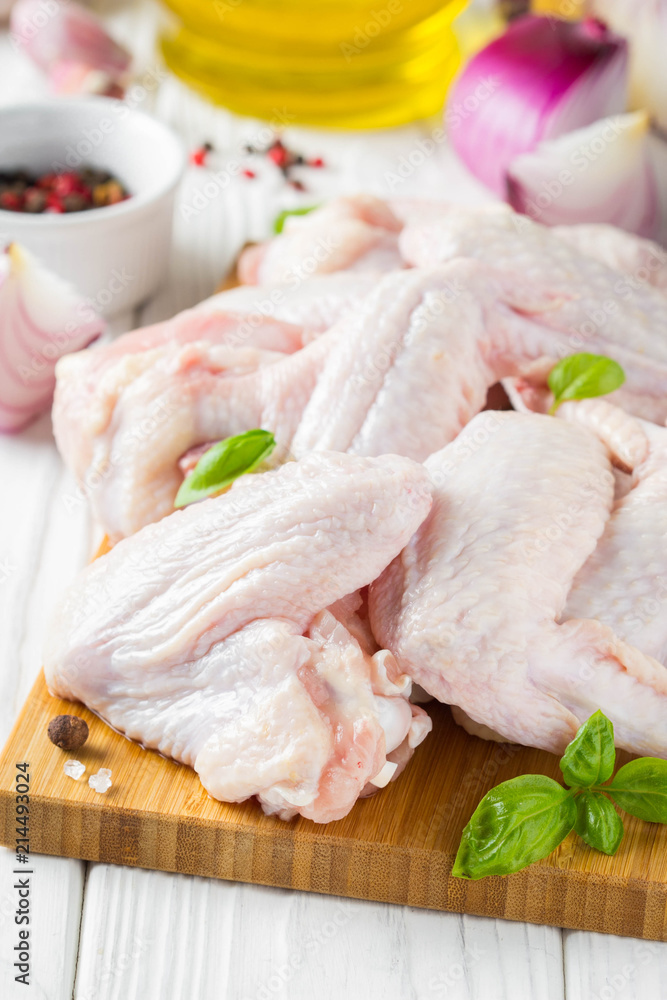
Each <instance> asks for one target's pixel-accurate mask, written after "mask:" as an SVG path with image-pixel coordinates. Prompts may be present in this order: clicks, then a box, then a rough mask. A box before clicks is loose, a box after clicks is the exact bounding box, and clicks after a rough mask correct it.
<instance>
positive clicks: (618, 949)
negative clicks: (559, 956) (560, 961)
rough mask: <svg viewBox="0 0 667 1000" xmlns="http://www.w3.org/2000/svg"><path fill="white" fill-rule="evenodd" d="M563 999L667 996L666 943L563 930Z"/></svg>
mask: <svg viewBox="0 0 667 1000" xmlns="http://www.w3.org/2000/svg"><path fill="white" fill-rule="evenodd" d="M563 955H564V964H565V994H566V996H567V1000H667V944H666V943H663V942H658V941H639V940H637V939H636V938H626V937H616V936H614V935H613V934H591V933H589V932H587V931H565V932H564V934H563Z"/></svg>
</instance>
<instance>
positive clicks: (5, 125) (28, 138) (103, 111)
mask: <svg viewBox="0 0 667 1000" xmlns="http://www.w3.org/2000/svg"><path fill="white" fill-rule="evenodd" d="M184 164H185V156H184V152H183V147H182V145H181V143H180V142H179V140H178V139H177V138H176V136H175V135H174V134H173V133H172V132H170V131H169V129H167V128H166V127H165V126H164V125H162V124H161V123H160V122H158V121H156V120H155V119H154V118H151V117H149V116H148V115H146V114H144V113H143V112H141V111H136V110H133V109H130V108H128V107H127V106H126V105H125V104H123V103H122V102H121V101H115V100H111V99H109V98H106V97H86V98H68V99H60V100H56V101H42V102H40V103H39V104H24V105H17V106H14V107H9V108H2V109H0V170H12V169H18V168H21V167H24V168H26V169H27V170H29V171H30V172H35V173H40V174H41V173H44V172H47V171H51V170H57V171H58V170H71V169H77V168H81V167H84V166H91V167H99V168H101V169H104V170H108V171H110V172H111V173H112V174H114V176H116V177H118V179H119V180H120V181H121V182H122V183H123V184H124V185H125V187H126V188H127V190H128V191H129V192H130V194H131V197H130V198H128V199H127V201H123V202H120V203H119V204H117V205H108V206H106V207H104V208H93V209H90V210H89V211H86V212H71V213H66V214H62V215H57V214H54V215H51V214H39V215H29V214H26V213H23V212H8V211H4V210H1V209H0V243H1V244H3V245H6V244H7V243H9V242H16V243H20V244H22V245H23V246H25V247H27V248H28V250H31V251H32V252H33V253H34V254H35V255H36V256H37V257H39V259H40V260H41V261H42V262H43V263H44V264H45V265H46V266H47V267H49V268H50V269H51V270H53V271H54V272H55V273H56V274H58V275H60V276H61V277H63V278H65V279H67V280H68V281H70V282H71V283H72V284H73V285H74V287H75V288H76V289H77V290H78V291H79V292H80V293H81V294H82V295H84V296H85V297H86V298H88V299H90V300H91V304H92V305H93V307H94V308H95V309H96V310H97V311H98V312H100V313H103V314H104V315H107V316H109V315H112V314H114V313H118V312H120V311H121V310H123V309H129V308H130V307H132V306H135V305H137V304H138V303H140V302H143V301H144V300H145V299H147V298H148V297H149V296H150V295H152V294H153V292H155V290H156V289H157V287H158V286H159V284H160V282H161V281H162V279H163V278H164V276H165V273H166V269H167V263H168V259H169V250H170V245H171V231H172V221H173V214H174V197H175V194H176V188H177V186H178V182H179V180H180V178H181V175H182V173H183V168H184Z"/></svg>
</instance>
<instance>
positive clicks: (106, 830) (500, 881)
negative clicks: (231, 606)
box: [0, 673, 667, 941]
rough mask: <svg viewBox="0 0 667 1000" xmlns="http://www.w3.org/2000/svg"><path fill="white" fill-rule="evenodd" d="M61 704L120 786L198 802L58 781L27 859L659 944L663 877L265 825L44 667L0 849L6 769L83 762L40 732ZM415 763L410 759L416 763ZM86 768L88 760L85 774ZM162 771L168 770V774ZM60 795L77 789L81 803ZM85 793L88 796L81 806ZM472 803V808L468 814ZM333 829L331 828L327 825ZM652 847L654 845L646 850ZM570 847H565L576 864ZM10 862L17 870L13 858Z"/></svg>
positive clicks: (20, 738)
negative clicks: (511, 868) (143, 774)
mask: <svg viewBox="0 0 667 1000" xmlns="http://www.w3.org/2000/svg"><path fill="white" fill-rule="evenodd" d="M67 710H70V711H73V712H74V713H76V714H78V715H82V716H84V717H86V718H87V719H89V720H90V721H89V725H91V734H92V733H93V732H94V733H95V738H96V740H97V741H98V743H101V745H102V747H109V746H116V747H117V750H118V752H119V753H120V754H121V755H125V756H126V757H127V756H128V755H129V756H132V758H133V762H132V764H131V766H130V767H129V768H128V770H127V772H126V774H125V779H124V777H123V771H122V770H121V771H117V768H118V765H117V764H113V768H114V784H116V782H117V781H118V779H120V780H119V784H120V786H121V787H122V786H123V784H124V783H125V784H126V785H127V777H128V776H131V775H133V774H134V773H140V772H137V767H138V766H140V765H138V764H137V760H138V761H140V762H144V763H145V764H146V765H147V766H148V767H149V769H150V770H151V771H153V772H155V773H158V774H159V773H167V772H168V773H167V779H166V781H167V784H169V783H170V782H171V781H173V780H175V778H174V776H175V777H176V778H178V777H180V776H181V775H183V774H184V775H185V780H186V781H187V782H188V783H189V782H192V783H193V787H195V788H196V789H197V790H198V793H199V798H198V799H197V801H193V802H192V803H191V805H190V808H188V809H187V811H186V812H181V813H180V814H174V813H171V814H165V813H164V812H161V811H160V810H159V809H151V808H150V807H146V806H145V805H141V804H140V806H139V807H138V808H128V807H127V806H126V805H125V806H117V805H114V804H113V801H109V800H108V799H106V798H104V797H103V796H101V795H96V793H94V792H93V791H92V790H88V789H87V786H85V779H82V782H83V784H82V783H81V782H73V781H72V779H67V778H64V779H62V780H64V781H65V782H66V784H65V785H64V786H63V787H64V789H65V791H64V794H59V793H58V792H54V794H53V795H49V794H43V793H41V791H38V792H36V793H31V801H30V818H29V840H30V853H31V854H34V853H40V854H53V855H60V856H64V857H72V858H81V859H84V860H88V861H100V862H105V863H110V864H121V865H129V866H134V867H142V868H150V869H157V870H161V871H168V872H175V873H181V874H189V875H199V876H204V877H213V878H222V879H229V880H233V881H241V882H254V883H258V884H261V885H270V886H276V887H281V888H292V889H299V890H304V891H309V892H320V893H327V894H332V895H338V896H346V897H352V898H356V899H369V900H376V901H379V902H390V903H397V904H407V905H410V906H417V907H423V908H427V909H436V910H443V911H449V912H456V913H470V914H474V915H476V916H488V917H502V918H505V919H510V920H520V921H528V922H530V923H538V924H551V925H554V926H558V927H568V928H573V929H579V930H590V931H600V932H606V933H612V934H620V935H625V936H630V937H641V938H645V939H647V940H657V941H660V940H667V883H665V882H663V881H656V880H650V879H642V878H632V877H630V878H628V877H622V876H619V875H611V874H598V873H595V872H591V871H588V872H586V871H578V870H576V869H573V868H572V867H571V861H572V856H573V849H572V846H571V845H570V847H569V848H566V850H565V851H564V853H560V852H556V854H555V855H552V856H551V858H549V859H547V861H545V862H542V863H540V864H537V865H532V866H531V867H530V868H528V869H526V870H525V871H523V872H519V873H518V874H516V875H512V876H509V877H506V878H497V877H494V878H487V879H482V880H480V881H478V882H469V881H465V880H461V879H457V878H453V877H452V876H451V869H452V865H453V862H454V853H453V852H452V851H447V850H437V849H427V848H424V847H419V846H405V845H401V844H397V843H386V842H378V841H377V840H373V839H368V837H364V836H358V835H354V834H352V835H338V834H337V833H335V834H333V835H332V834H331V833H328V832H327V830H328V829H330V828H318V827H316V826H315V825H314V824H310V823H304V821H299V823H300V824H301V826H302V827H303V826H304V825H305V826H306V829H303V828H301V829H299V828H298V824H297V827H295V825H294V824H292V823H289V824H287V823H285V824H283V823H281V822H280V821H278V820H268V819H267V818H266V817H263V816H262V815H261V812H260V810H259V808H258V807H257V806H256V805H255V804H252V803H251V804H243V805H240V806H228V805H225V806H223V804H221V803H217V802H215V800H212V799H210V797H208V796H206V794H205V793H204V792H203V790H201V789H200V788H199V785H198V778H197V777H196V775H195V774H194V772H192V771H190V769H189V768H183V767H182V766H180V765H176V764H174V763H173V762H170V761H167V760H165V759H164V758H162V757H160V755H159V754H156V753H154V752H153V751H148V750H143V749H142V748H140V747H137V746H136V745H135V744H133V743H131V742H130V741H128V740H126V739H125V738H124V737H122V736H121V735H120V734H118V733H115V732H113V730H110V729H109V728H108V727H107V726H106V725H105V724H104V723H103V722H102V721H101V720H99V719H97V718H96V717H95V716H92V715H91V713H88V712H87V710H86V709H84V708H83V706H81V705H74V704H71V705H70V704H69V703H67V702H62V701H60V700H59V699H55V698H52V697H51V695H49V693H48V691H47V689H46V683H45V680H44V676H43V673H40V676H39V677H38V679H37V681H36V682H35V685H34V687H33V689H32V691H31V692H30V695H29V696H28V699H27V700H26V703H25V705H24V707H23V710H22V712H21V714H20V715H19V718H18V720H17V722H16V724H15V726H14V729H13V731H12V733H11V735H10V737H9V740H8V742H7V745H6V747H5V749H4V751H3V753H2V756H1V757H0V843H2V844H3V845H5V846H7V847H10V848H15V838H16V833H15V829H16V824H15V805H16V802H15V792H14V785H13V781H14V774H15V768H14V765H15V764H16V763H17V762H19V761H22V760H24V759H28V760H29V762H30V764H31V772H33V776H32V779H31V780H32V782H33V787H34V785H35V784H36V783H37V784H39V781H38V778H39V776H40V775H44V776H45V778H46V779H47V786H48V781H49V780H50V779H48V774H47V772H49V773H50V774H52V775H53V774H56V773H57V774H58V777H59V778H62V776H61V775H60V769H61V766H62V763H63V762H64V761H65V760H66V759H67V758H68V757H69V756H76V757H78V758H79V759H85V758H86V748H83V750H81V751H79V752H78V753H75V754H67V753H65V752H64V751H60V750H58V749H57V748H55V747H54V746H53V745H52V744H51V743H50V742H49V741H48V738H47V737H46V725H47V724H48V721H49V720H50V719H51V718H53V716H54V715H56V714H58V713H59V712H62V711H67ZM91 738H92V736H91ZM465 739H466V740H470V741H471V745H472V746H474V745H476V744H482V745H483V741H481V740H477V739H475V738H474V737H465ZM89 742H90V741H89ZM91 752H92V758H91V759H92V760H93V761H94V762H95V763H97V764H100V765H101V764H102V763H104V765H105V766H106V765H107V764H110V763H112V762H111V761H110V760H109V759H108V752H110V751H106V750H103V752H102V753H101V754H100V753H98V750H97V749H96V748H95V746H93V747H92V749H91ZM118 752H117V753H116V756H117V757H118ZM105 754H106V756H105ZM417 759H418V758H416V759H415V761H414V762H413V763H412V765H411V766H418V765H417ZM88 763H89V764H90V761H89V762H88ZM94 766H95V764H92V765H91V766H89V773H90V772H91V771H92V770H94ZM56 768H57V772H56V770H54V769H56ZM169 769H175V770H174V771H173V774H172V772H171V771H169ZM116 774H118V779H117V778H116ZM86 777H87V776H86ZM401 780H402V779H399V781H398V782H397V783H396V784H397V786H398V785H400V782H401ZM154 781H155V779H153V782H154ZM68 793H71V795H74V794H76V795H77V796H78V800H77V799H74V798H72V797H70V795H69V794H68ZM107 794H110V793H107ZM383 794H384V793H382V792H380V793H379V795H378V796H377V799H378V800H379V802H380V805H381V802H382V795H383ZM85 795H87V796H88V798H89V801H81V797H82V796H85ZM139 802H140V803H141V799H139ZM358 805H359V804H358ZM472 805H474V803H471V807H470V811H471V809H472ZM218 807H220V808H224V809H225V810H227V811H229V812H230V813H231V814H233V816H234V815H235V816H237V818H233V817H232V818H231V819H230V818H227V819H224V820H216V819H211V818H207V817H206V816H203V815H201V813H202V812H204V811H206V810H209V811H210V809H213V810H215V809H216V808H218ZM356 808H358V806H357V807H355V809H356ZM198 812H199V814H197V813H198ZM344 822H345V821H341V823H344ZM263 824H264V825H263ZM338 825H339V824H332V826H333V827H336V828H337V827H338ZM649 829H650V828H649ZM566 844H567V842H566ZM654 847H655V844H654V843H653V842H651V845H650V847H649V849H650V850H652V849H654ZM578 850H579V848H577V847H575V848H574V856H575V859H576V854H577V851H578ZM604 860H605V862H606V861H609V862H611V863H613V861H614V859H604ZM16 867H17V869H20V868H21V867H22V866H21V865H20V864H17V865H16Z"/></svg>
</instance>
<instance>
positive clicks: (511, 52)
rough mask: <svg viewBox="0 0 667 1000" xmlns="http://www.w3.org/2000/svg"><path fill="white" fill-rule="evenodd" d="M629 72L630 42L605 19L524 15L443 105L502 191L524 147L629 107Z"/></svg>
mask: <svg viewBox="0 0 667 1000" xmlns="http://www.w3.org/2000/svg"><path fill="white" fill-rule="evenodd" d="M627 72H628V48H627V42H626V41H625V39H623V38H621V37H620V36H619V35H616V34H614V33H613V32H612V31H610V30H608V29H607V28H606V27H605V26H604V25H603V24H602V23H601V22H600V21H596V20H593V19H590V18H589V19H588V20H585V21H582V22H579V23H573V22H569V21H561V20H557V19H554V18H551V17H535V16H533V15H528V16H526V17H521V18H518V19H517V20H515V21H513V22H512V23H511V24H510V25H509V26H508V28H507V30H506V31H505V33H504V34H503V35H501V36H500V38H497V39H495V41H493V42H491V43H490V45H487V46H486V48H484V49H482V51H481V52H478V53H477V55H476V56H474V57H473V59H471V60H470V62H469V63H468V65H467V66H466V67H465V69H464V70H463V73H462V74H461V76H460V77H459V79H458V81H457V83H456V84H455V85H454V87H453V89H452V91H451V96H450V99H449V101H448V104H447V110H446V112H445V121H446V123H447V125H448V131H449V135H450V138H451V141H452V145H453V146H454V148H455V149H456V151H457V153H458V155H459V156H460V158H461V159H462V160H463V162H464V163H465V164H466V165H467V166H468V168H469V169H470V171H471V172H472V173H473V174H474V175H475V176H476V177H478V178H479V180H481V181H482V182H483V183H484V184H486V185H487V186H488V187H490V188H491V189H492V190H494V191H495V192H496V193H497V194H499V195H501V196H504V194H505V175H506V172H507V169H508V167H509V165H510V163H512V161H513V160H514V159H515V158H516V157H517V156H518V155H520V154H521V153H525V152H529V151H531V150H533V149H535V147H536V146H537V145H538V144H539V143H540V142H542V141H544V140H547V139H554V138H556V137H558V136H560V135H562V134H564V133H566V132H569V131H571V130H573V129H577V128H580V127H582V126H584V125H590V124H592V123H593V122H595V121H597V120H598V119H599V118H604V117H607V116H608V115H611V114H615V113H620V112H622V111H624V110H625V107H626V92H627Z"/></svg>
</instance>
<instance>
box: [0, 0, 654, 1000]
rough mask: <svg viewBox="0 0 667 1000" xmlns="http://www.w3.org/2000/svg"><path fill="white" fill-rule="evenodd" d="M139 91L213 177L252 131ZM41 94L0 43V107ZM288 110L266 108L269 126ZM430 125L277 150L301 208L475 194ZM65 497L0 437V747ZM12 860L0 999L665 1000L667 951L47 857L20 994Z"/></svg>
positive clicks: (46, 426)
mask: <svg viewBox="0 0 667 1000" xmlns="http://www.w3.org/2000/svg"><path fill="white" fill-rule="evenodd" d="M107 7H108V4H107ZM109 20H110V23H111V24H112V26H113V28H114V30H115V31H116V32H117V34H118V35H119V36H120V37H121V38H123V39H124V40H125V41H126V42H127V43H128V44H130V45H131V46H132V48H133V49H134V50H135V52H136V53H137V58H138V60H139V62H140V65H141V67H142V68H143V69H145V70H151V69H154V68H155V67H157V65H158V63H157V60H156V57H155V55H154V51H153V37H154V22H155V10H154V8H152V7H150V5H149V4H147V3H140V4H134V5H130V6H126V7H122V6H121V7H114V10H113V12H112V13H111V14H110V16H109ZM145 80H146V81H152V80H153V78H152V77H146V78H145ZM145 89H146V93H145V95H144V96H143V98H142V99H141V100H140V101H139V102H138V103H139V105H140V106H143V107H146V108H147V109H148V110H151V111H153V112H154V113H156V114H157V115H159V116H160V117H161V118H163V119H164V120H165V121H168V122H169V123H170V124H171V125H172V126H173V127H174V128H175V129H176V130H177V131H178V132H180V133H181V134H182V136H183V138H184V141H185V143H186V145H187V146H188V148H194V147H195V146H196V145H198V144H200V143H201V142H203V141H205V140H210V141H212V142H213V143H214V144H215V146H216V150H217V152H216V156H215V158H214V163H213V166H214V169H216V170H219V169H223V168H224V166H225V164H228V163H229V162H230V161H231V160H237V159H239V158H240V157H241V156H242V147H243V143H244V142H245V141H253V140H255V141H257V142H261V141H262V138H263V136H265V135H266V134H267V133H266V132H265V131H264V132H263V129H265V126H264V125H263V124H262V123H260V122H253V121H249V120H241V119H238V118H235V117H234V116H232V115H230V114H228V113H226V112H224V111H220V110H213V109H211V108H210V107H208V106H207V105H205V104H204V103H203V102H201V101H199V100H198V99H197V98H195V97H193V96H192V95H190V94H188V93H187V92H186V91H185V90H184V89H183V88H182V87H181V86H180V85H179V84H178V83H177V82H176V81H174V80H172V79H170V78H169V77H165V78H164V79H162V80H161V82H160V85H159V87H156V86H155V85H154V83H152V82H151V83H150V86H148V87H147V88H145ZM43 92H44V91H43V84H42V82H41V80H40V78H39V76H38V75H37V74H36V73H35V72H34V71H33V70H32V69H31V67H30V66H29V65H27V63H25V62H24V61H23V60H21V59H20V58H19V57H18V56H16V55H15V54H14V52H13V51H12V49H11V47H10V45H9V43H8V39H7V38H6V36H5V37H3V36H2V35H0V104H9V103H13V102H16V101H22V100H29V99H31V98H33V97H35V96H41V95H42V94H43ZM284 112H285V109H282V108H276V118H277V119H279V118H280V116H281V115H284ZM438 124H439V123H437V122H434V123H433V124H432V125H431V126H430V128H429V127H412V128H405V129H402V130H397V131H391V132H382V133H376V134H373V135H370V136H368V135H359V134H350V135H345V136H342V135H341V134H336V135H330V134H327V133H320V132H316V131H314V130H296V129H289V130H288V138H289V140H290V142H291V144H292V145H293V146H295V147H296V148H298V149H299V150H301V151H303V152H304V153H305V154H307V155H310V156H319V155H321V156H323V157H324V158H325V159H326V161H327V164H328V168H327V169H326V170H321V171H315V170H311V171H308V172H304V175H303V176H304V179H305V180H306V181H307V183H308V184H309V187H310V194H309V195H307V196H303V197H302V199H301V200H302V201H303V202H304V203H308V201H309V200H311V201H313V202H315V201H318V200H321V199H322V198H323V197H326V196H327V195H329V194H331V193H335V192H350V191H356V190H360V189H361V190H366V191H372V192H374V193H377V194H379V195H385V196H386V195H388V194H392V193H393V194H400V195H411V194H419V195H432V196H434V197H440V198H443V197H456V198H458V199H461V200H474V199H478V198H487V197H488V195H487V194H486V193H485V192H484V191H483V190H482V189H481V188H479V187H478V186H477V185H476V184H475V183H474V182H473V181H471V180H470V179H469V178H467V177H466V176H465V175H464V173H463V171H462V170H461V168H459V167H458V166H457V164H456V163H455V162H454V160H453V159H452V158H451V155H450V152H449V150H448V148H447V145H446V143H444V142H435V143H432V149H430V148H429V145H428V143H426V144H424V142H423V140H424V139H428V138H429V136H430V135H431V134H432V129H433V128H436V127H437V125H438ZM420 140H422V145H421V146H420V145H419V141H420ZM416 151H419V152H416ZM424 151H426V152H424ZM257 169H258V174H259V176H258V178H257V179H256V180H254V181H250V180H244V179H240V178H236V179H234V180H233V181H231V182H230V184H229V185H228V187H227V188H226V189H225V190H224V191H221V192H220V193H219V194H218V195H216V196H215V197H212V198H208V199H207V202H206V208H205V210H204V211H202V212H200V213H199V214H198V215H196V216H195V217H191V218H188V219H186V218H184V217H183V214H182V213H181V212H178V213H177V221H176V231H175V240H174V249H173V261H172V268H171V274H170V278H169V281H168V282H167V283H166V284H165V286H164V288H163V289H162V291H161V292H160V293H159V294H158V295H157V297H156V298H155V299H154V300H153V301H151V302H150V303H148V304H146V305H145V307H144V308H143V309H141V310H138V311H137V312H136V313H134V314H131V315H120V316H116V317H115V318H114V320H113V322H112V332H114V333H118V332H121V331H123V330H125V329H129V328H131V327H133V326H137V325H140V324H142V323H147V322H151V321H154V320H157V319H161V318H163V317H166V316H169V315H172V314H173V313H174V312H175V311H176V310H178V309H181V308H184V307H185V306H188V305H191V304H193V303H195V302H196V301H198V300H200V299H201V298H203V297H205V296H206V295H208V294H210V293H211V292H212V291H213V289H214V288H215V286H216V284H217V283H218V281H219V280H220V278H221V276H222V275H223V273H224V272H225V271H226V269H227V268H228V266H229V265H230V263H231V262H232V260H233V259H234V257H235V255H236V253H237V251H238V249H239V247H240V246H241V245H242V244H243V243H244V242H245V241H246V240H248V239H257V238H259V237H262V236H264V235H265V234H266V232H267V230H268V226H269V223H270V221H271V220H272V219H273V217H274V216H275V214H276V213H277V211H278V210H279V209H280V208H283V207H286V206H288V205H292V204H294V203H295V202H296V200H297V196H296V195H295V193H294V192H293V191H292V190H291V189H289V188H286V187H285V185H284V184H283V182H282V180H281V178H280V176H279V175H278V173H277V171H274V170H273V169H271V168H270V167H269V166H268V165H265V164H262V165H260V166H259V167H258V168H257ZM403 175H404V176H403ZM209 179H210V178H209V176H208V174H207V173H206V171H202V170H196V169H191V170H190V171H189V172H188V175H187V177H186V178H185V181H184V184H183V189H182V192H181V201H180V204H181V205H183V204H188V205H189V204H191V203H192V199H193V197H194V195H195V192H196V191H198V190H200V189H203V186H204V184H205V183H206V181H207V180H209ZM73 490H74V484H73V482H72V480H71V478H70V476H69V474H68V473H67V472H66V471H65V470H64V468H63V466H62V463H61V462H60V459H59V457H58V454H57V452H56V450H55V447H54V444H53V439H52V436H51V430H50V421H49V418H48V417H44V418H42V419H41V420H39V421H38V422H37V423H36V424H34V425H33V426H32V427H30V429H29V430H27V431H26V432H24V433H23V434H21V435H20V436H17V437H0V743H2V742H4V740H5V738H6V736H7V734H8V733H9V730H10V727H11V725H12V722H13V720H14V718H15V716H16V713H17V712H18V710H19V708H20V706H21V704H22V702H23V700H24V698H25V696H26V694H27V692H28V690H29V688H30V686H31V684H32V682H33V680H34V677H35V675H36V673H37V671H38V668H39V665H40V657H41V652H40V651H41V643H42V639H43V635H44V631H45V627H46V623H47V621H48V617H49V614H50V612H51V609H52V608H53V605H54V602H55V600H56V598H57V597H58V595H59V593H60V592H61V590H62V589H63V587H64V586H65V585H66V584H67V583H68V581H69V580H71V578H72V577H73V576H74V574H75V573H76V572H77V570H78V569H79V568H80V567H81V566H82V565H83V563H84V562H85V561H86V559H87V558H88V555H89V552H90V545H91V538H90V527H89V523H88V514H87V510H86V505H85V503H84V502H82V503H80V504H74V505H72V503H71V502H68V498H71V496H72V494H73ZM12 862H13V855H12V854H11V853H10V852H9V851H7V850H2V849H0V998H1V1000H14V998H23V997H29V998H34V1000H36V998H47V1000H70V998H72V997H74V998H75V1000H184V998H194V1000H269V998H276V1000H285V998H286V1000H311V998H317V1000H339V998H343V997H344V998H346V1000H380V998H382V1000H427V998H434V1000H439V998H444V997H447V998H455V1000H464V998H465V1000H500V998H511V1000H564V998H565V997H567V1000H658V998H666V1000H667V945H664V944H654V943H650V942H642V941H635V940H631V939H623V938H612V937H609V936H604V935H596V934H589V933H583V932H573V931H565V932H561V931H560V930H558V929H555V928H552V927H537V926H533V925H530V924H518V923H510V922H507V921H502V920H491V919H482V918H476V917H468V916H458V915H455V914H446V913H433V912H429V911H422V910H416V909H410V908H407V907H399V906H390V905H384V904H379V903H366V902H358V901H354V900H346V899H339V898H335V897H327V896H316V895H309V894H305V893H298V892H293V891H288V890H278V889H270V888H263V887H259V886H252V885H242V884H235V883H231V882H222V881H214V880H206V879H201V878H192V877H189V876H175V875H168V874H164V873H161V872H150V871H143V870H140V869H130V868H121V867H113V866H109V865H103V864H93V863H90V864H86V863H84V862H80V861H73V860H68V859H64V858H51V857H47V856H36V857H35V858H34V876H33V879H32V914H33V922H32V928H31V929H32V936H31V940H32V944H33V955H32V977H31V978H32V982H31V985H30V986H29V987H27V988H26V987H25V986H23V985H20V984H17V983H15V981H14V975H15V970H14V968H13V964H12V963H13V962H14V961H15V958H14V952H13V948H14V945H15V944H16V943H17V940H18V939H17V930H18V928H17V927H16V925H15V924H14V910H15V907H16V892H15V890H14V889H13V888H12V886H13V883H14V876H13V875H12V868H13V863H12Z"/></svg>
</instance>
